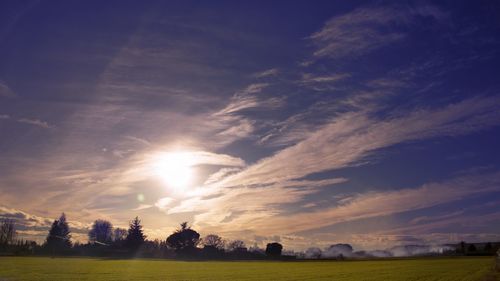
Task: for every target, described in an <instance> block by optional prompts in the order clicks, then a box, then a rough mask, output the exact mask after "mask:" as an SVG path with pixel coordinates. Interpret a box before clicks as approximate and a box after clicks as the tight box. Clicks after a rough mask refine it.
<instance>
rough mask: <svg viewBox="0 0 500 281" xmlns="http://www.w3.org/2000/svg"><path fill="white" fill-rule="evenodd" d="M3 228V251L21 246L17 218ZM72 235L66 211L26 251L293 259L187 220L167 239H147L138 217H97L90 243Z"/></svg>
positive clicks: (273, 248) (276, 248) (272, 246)
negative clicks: (123, 224)
mask: <svg viewBox="0 0 500 281" xmlns="http://www.w3.org/2000/svg"><path fill="white" fill-rule="evenodd" d="M0 230H1V232H0V252H2V250H3V251H4V252H5V250H6V249H7V248H8V247H7V245H10V249H11V250H12V249H14V248H16V249H18V248H19V246H16V245H17V244H16V245H15V243H13V241H14V240H15V236H16V231H15V227H14V221H13V220H4V221H3V222H2V223H1V225H0ZM4 233H5V234H4ZM71 238H72V235H71V230H70V227H69V224H68V221H67V218H66V215H65V214H64V213H63V214H61V216H60V217H59V218H58V219H56V220H54V222H53V223H52V225H51V227H50V230H49V232H48V234H47V237H46V239H45V241H44V243H43V244H41V245H38V244H36V243H34V242H32V241H23V245H24V244H25V243H28V244H29V245H30V247H29V248H28V249H26V250H25V251H24V253H37V254H43V255H52V256H56V255H57V256H60V255H84V256H115V257H127V256H128V257H155V258H182V259H264V258H285V259H290V258H293V257H292V256H286V255H282V251H283V246H282V245H281V244H280V243H278V242H273V243H268V244H267V246H266V249H265V250H264V249H260V248H257V247H253V248H250V249H249V248H247V246H246V245H245V242H243V241H242V240H232V241H226V240H224V239H223V238H222V237H220V236H219V235H217V234H209V235H207V236H205V237H201V235H200V234H199V233H198V232H197V231H196V230H194V229H192V228H191V227H190V226H189V225H188V223H187V222H183V223H181V224H180V226H179V228H178V229H176V230H175V231H174V232H173V233H171V234H170V235H168V236H167V237H166V239H165V240H159V239H155V240H148V239H147V237H146V235H145V234H144V231H143V226H142V224H141V220H140V219H139V218H138V217H135V218H134V219H133V220H132V221H131V222H130V224H129V228H128V229H124V228H119V227H117V228H115V227H113V225H112V223H111V222H109V221H106V220H102V219H98V220H95V221H94V223H93V224H92V226H91V227H90V230H89V232H88V242H87V243H84V244H83V243H80V242H76V243H72V240H71ZM2 245H3V246H2ZM2 247H3V248H2ZM11 252H16V253H19V251H11Z"/></svg>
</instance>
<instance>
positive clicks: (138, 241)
mask: <svg viewBox="0 0 500 281" xmlns="http://www.w3.org/2000/svg"><path fill="white" fill-rule="evenodd" d="M145 240H146V236H145V235H144V233H143V231H142V225H141V221H140V220H139V218H138V217H135V219H134V220H133V221H132V222H131V223H130V227H129V229H128V234H127V238H126V239H125V244H126V245H127V247H128V248H129V249H131V250H137V249H138V248H139V247H140V246H141V245H142V243H144V241H145Z"/></svg>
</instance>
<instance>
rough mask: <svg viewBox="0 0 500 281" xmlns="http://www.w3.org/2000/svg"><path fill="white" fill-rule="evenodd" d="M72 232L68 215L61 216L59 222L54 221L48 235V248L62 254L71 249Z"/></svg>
mask: <svg viewBox="0 0 500 281" xmlns="http://www.w3.org/2000/svg"><path fill="white" fill-rule="evenodd" d="M70 233H71V232H70V231H69V226H68V222H67V221H66V215H65V214H64V213H62V214H61V216H60V217H59V219H58V220H54V222H53V223H52V226H51V228H50V230H49V235H47V240H46V246H47V247H48V248H49V249H50V250H51V251H52V253H54V252H61V251H65V250H68V249H69V248H71V234H70Z"/></svg>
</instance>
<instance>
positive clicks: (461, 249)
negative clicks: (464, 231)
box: [460, 241, 467, 254]
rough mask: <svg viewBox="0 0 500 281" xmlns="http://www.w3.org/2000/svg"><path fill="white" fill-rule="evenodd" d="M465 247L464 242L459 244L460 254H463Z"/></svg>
mask: <svg viewBox="0 0 500 281" xmlns="http://www.w3.org/2000/svg"><path fill="white" fill-rule="evenodd" d="M465 246H467V244H466V243H465V241H462V242H460V253H462V254H465Z"/></svg>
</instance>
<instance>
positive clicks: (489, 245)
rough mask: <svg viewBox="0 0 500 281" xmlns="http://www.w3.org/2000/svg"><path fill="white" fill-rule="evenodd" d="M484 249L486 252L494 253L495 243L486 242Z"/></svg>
mask: <svg viewBox="0 0 500 281" xmlns="http://www.w3.org/2000/svg"><path fill="white" fill-rule="evenodd" d="M484 251H485V252H486V253H492V252H493V245H491V242H488V243H486V245H484Z"/></svg>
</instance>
